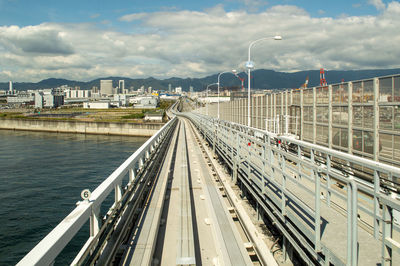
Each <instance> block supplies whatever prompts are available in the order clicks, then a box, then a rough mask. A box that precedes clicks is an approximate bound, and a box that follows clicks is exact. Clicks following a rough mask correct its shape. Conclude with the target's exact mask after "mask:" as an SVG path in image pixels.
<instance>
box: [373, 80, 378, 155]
mask: <svg viewBox="0 0 400 266" xmlns="http://www.w3.org/2000/svg"><path fill="white" fill-rule="evenodd" d="M373 86H374V106H373V113H374V115H373V130H374V132H373V134H374V138H373V139H374V148H373V153H374V154H373V159H374V161H376V162H377V161H379V118H380V115H379V79H378V78H374V85H373Z"/></svg>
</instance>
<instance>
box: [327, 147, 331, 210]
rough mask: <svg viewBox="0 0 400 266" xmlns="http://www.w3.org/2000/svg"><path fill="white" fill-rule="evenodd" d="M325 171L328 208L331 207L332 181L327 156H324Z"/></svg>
mask: <svg viewBox="0 0 400 266" xmlns="http://www.w3.org/2000/svg"><path fill="white" fill-rule="evenodd" d="M326 169H327V171H328V174H327V175H326V178H327V180H326V181H327V182H326V186H327V187H326V203H327V205H328V207H330V206H331V185H332V180H331V176H330V172H331V169H332V168H331V155H329V154H327V155H326Z"/></svg>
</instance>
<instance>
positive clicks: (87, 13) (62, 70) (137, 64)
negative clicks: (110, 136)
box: [0, 0, 400, 82]
mask: <svg viewBox="0 0 400 266" xmlns="http://www.w3.org/2000/svg"><path fill="white" fill-rule="evenodd" d="M399 29H400V3H399V1H390V0H389V1H383V0H358V1H357V0H356V1H352V0H347V1H344V0H336V1H316V0H308V1H307V0H299V1H296V0H282V1H274V0H270V1H262V0H224V1H212V0H202V1H178V0H175V1H173V0H151V1H138V0H131V1H127V0H126V1H123V0H113V1H101V0H79V1H78V0H69V1H54V0H52V1H50V0H36V1H31V0H0V82H7V81H9V80H12V81H15V82H29V81H31V82H37V81H40V80H43V79H46V78H65V79H72V80H79V81H89V80H93V79H96V78H100V77H109V76H120V77H129V78H147V77H155V78H161V79H165V78H170V77H181V78H186V77H192V78H200V77H205V76H207V75H210V74H215V73H220V72H224V71H228V70H232V69H236V70H238V71H243V70H245V66H244V65H245V62H246V61H247V57H248V47H249V44H250V43H251V42H252V41H255V40H258V39H260V38H265V40H263V41H260V42H257V43H256V44H255V45H253V46H252V48H251V60H252V61H253V62H254V65H255V68H256V69H262V68H263V69H272V70H275V71H283V72H295V71H300V70H311V69H319V68H325V69H327V70H359V69H383V68H400V60H399V58H400V45H399V44H400V30H399ZM276 35H280V36H282V40H280V41H276V40H274V39H273V38H272V37H273V36H276Z"/></svg>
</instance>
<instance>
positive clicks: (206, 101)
mask: <svg viewBox="0 0 400 266" xmlns="http://www.w3.org/2000/svg"><path fill="white" fill-rule="evenodd" d="M217 84H218V83H211V84H208V85H207V89H206V107H207V115H208V87H210V86H213V85H217Z"/></svg>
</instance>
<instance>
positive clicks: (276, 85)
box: [0, 68, 400, 91]
mask: <svg viewBox="0 0 400 266" xmlns="http://www.w3.org/2000/svg"><path fill="white" fill-rule="evenodd" d="M394 74H400V68H395V69H370V70H331V71H327V72H326V74H325V78H326V80H327V82H328V84H335V83H340V82H341V81H342V79H343V80H344V81H355V80H360V79H368V78H373V77H379V76H386V75H394ZM238 75H239V76H240V77H242V78H245V83H244V85H245V86H246V87H247V74H246V73H244V72H241V73H239V74H238ZM251 75H252V81H251V82H252V84H251V87H252V88H255V89H289V88H298V87H300V86H301V85H302V84H303V83H304V82H305V80H306V77H309V84H308V86H309V87H313V86H318V85H319V70H303V71H298V72H292V73H289V72H277V71H274V70H268V69H258V70H255V71H252V72H251ZM217 77H218V74H213V75H210V76H206V77H203V78H177V77H171V78H167V79H156V78H154V77H148V78H139V79H132V78H126V77H106V78H97V79H94V80H91V81H88V82H84V81H76V80H68V79H60V78H48V79H44V80H41V81H39V82H36V83H34V82H15V83H13V88H14V89H16V90H28V89H46V88H55V87H59V86H62V85H68V86H70V87H75V86H79V87H80V88H81V89H91V88H92V87H93V86H97V87H100V80H102V79H111V80H113V86H114V87H117V86H118V80H120V79H123V80H125V88H128V89H129V88H131V87H133V88H134V89H138V88H140V87H141V86H145V87H146V88H147V87H149V86H151V87H153V89H156V90H168V85H169V84H171V87H172V88H175V87H182V89H183V90H184V91H188V90H189V87H190V86H193V88H194V90H195V91H202V90H205V88H206V86H207V85H208V84H211V83H215V82H216V81H217ZM220 83H221V87H239V86H240V85H241V82H240V80H239V79H238V78H235V77H234V76H233V75H229V74H225V75H221V79H220ZM0 89H3V90H7V89H8V82H2V83H1V82H0Z"/></svg>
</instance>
